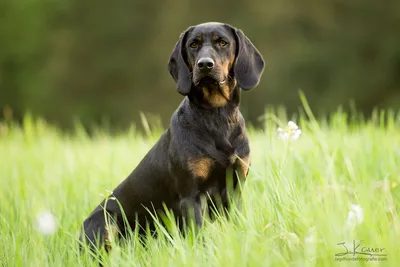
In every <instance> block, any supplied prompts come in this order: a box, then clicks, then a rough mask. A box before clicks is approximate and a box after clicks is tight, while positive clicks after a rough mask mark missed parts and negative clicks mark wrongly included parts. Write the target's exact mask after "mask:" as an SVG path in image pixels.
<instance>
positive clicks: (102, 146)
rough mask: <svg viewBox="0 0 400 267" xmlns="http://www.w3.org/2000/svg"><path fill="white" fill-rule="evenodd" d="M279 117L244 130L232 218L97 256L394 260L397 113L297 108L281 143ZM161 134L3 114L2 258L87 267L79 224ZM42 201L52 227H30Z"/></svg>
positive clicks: (113, 261)
mask: <svg viewBox="0 0 400 267" xmlns="http://www.w3.org/2000/svg"><path fill="white" fill-rule="evenodd" d="M278 117H280V120H278V119H277V117H276V116H275V115H273V114H272V113H270V114H269V116H266V117H265V122H266V123H265V129H264V130H257V131H254V130H251V129H250V131H249V136H250V140H251V146H252V153H253V154H252V160H253V163H252V168H251V171H250V175H249V177H248V180H247V183H246V185H245V188H244V196H243V208H242V210H241V211H240V212H234V213H233V216H234V219H233V220H232V221H227V220H225V219H223V218H221V219H219V220H218V221H217V222H215V223H206V225H205V228H204V230H203V231H202V233H201V236H203V237H204V241H205V245H202V244H201V243H200V242H197V241H195V240H194V239H193V237H192V236H189V237H187V238H181V237H179V236H174V239H173V240H170V241H168V239H167V238H165V237H163V236H161V238H159V239H153V240H150V242H149V243H148V245H147V247H146V249H145V248H143V247H142V246H140V245H139V244H138V242H137V241H135V240H133V241H132V242H131V243H130V244H129V246H128V247H127V248H124V249H121V248H116V249H114V250H113V253H112V254H111V255H110V257H108V258H106V260H105V265H106V266H163V267H164V266H171V267H172V266H173V267H176V266H338V265H340V266H358V265H361V266H370V265H374V266H376V265H379V266H398V265H399V262H400V253H399V252H400V251H399V239H400V222H399V216H398V212H399V204H400V185H399V183H400V131H399V129H400V128H399V127H400V117H396V116H395V115H394V114H393V113H375V115H374V116H373V118H372V119H371V120H369V121H363V120H360V119H358V118H355V117H352V116H349V115H347V114H345V113H341V112H337V113H335V114H333V115H332V116H331V117H330V120H329V123H328V122H327V121H324V120H318V121H317V120H315V119H313V117H312V116H311V117H310V116H306V115H304V116H300V117H299V118H293V120H294V121H295V122H296V123H297V124H298V125H299V127H300V129H301V130H302V134H301V135H300V137H299V139H298V140H296V141H289V142H285V141H283V140H279V139H278V138H277V131H276V130H277V127H279V126H280V127H284V126H285V125H287V123H288V119H286V118H284V116H278ZM383 117H385V118H386V119H385V122H386V123H383V119H382V118H383ZM159 133H160V132H159V131H154V132H151V133H149V135H148V136H147V137H142V136H141V135H139V134H136V132H135V131H134V130H132V131H128V132H126V133H125V134H121V135H118V136H111V135H108V134H106V133H101V131H99V132H98V133H97V134H95V135H94V136H92V137H88V136H87V135H86V134H85V132H84V131H82V130H80V129H79V128H77V131H76V133H75V134H70V135H65V134H61V132H60V131H58V130H57V129H56V128H54V127H51V126H50V125H47V124H46V123H45V122H43V121H40V120H39V121H37V120H32V119H30V118H29V117H27V118H26V119H25V121H24V124H23V127H21V128H19V127H13V126H11V125H10V123H2V124H1V126H0V265H2V264H3V265H4V266H24V267H25V266H35V267H36V266H40V267H42V266H97V265H96V264H94V263H93V262H91V261H90V257H88V255H87V254H85V255H83V256H79V254H78V250H77V246H76V236H77V233H78V231H79V227H80V225H81V223H82V221H83V220H84V219H85V217H86V216H87V215H88V214H89V213H90V212H91V211H92V209H93V208H94V207H95V206H96V205H98V203H99V202H100V201H101V200H102V199H103V196H102V194H107V190H112V189H113V188H114V187H115V186H116V185H117V184H118V183H119V182H120V181H122V180H123V179H124V178H125V177H126V176H127V175H128V174H129V173H130V172H131V170H132V169H133V168H134V167H135V166H136V164H137V163H138V162H139V161H140V160H141V158H142V157H143V156H144V155H145V153H146V152H147V151H148V150H149V149H150V147H151V146H152V145H153V144H154V142H155V141H156V140H157V138H158V136H159ZM43 211H47V212H51V213H52V214H53V215H54V216H55V218H56V220H57V222H56V223H57V230H56V231H55V232H54V233H53V234H51V235H45V234H44V233H42V232H41V231H39V229H38V228H37V216H38V214H40V213H41V212H43ZM353 240H355V241H354V242H355V243H353ZM342 242H345V243H342ZM340 243H342V244H340ZM354 244H355V247H356V252H357V254H354V253H351V252H354V248H353V246H354ZM345 246H346V247H347V249H348V250H346V248H345ZM347 251H350V252H349V254H347V255H337V256H335V254H338V253H339V254H340V253H343V254H344V253H345V252H347ZM361 252H372V254H374V255H366V254H359V253H361ZM350 253H351V254H350ZM376 254H384V255H385V256H383V255H376Z"/></svg>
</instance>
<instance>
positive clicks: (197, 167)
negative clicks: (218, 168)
mask: <svg viewBox="0 0 400 267" xmlns="http://www.w3.org/2000/svg"><path fill="white" fill-rule="evenodd" d="M213 165H214V162H213V160H212V159H210V158H206V157H200V158H194V159H190V160H189V170H190V171H191V173H192V174H193V176H196V177H200V178H202V179H207V178H208V175H209V174H210V171H211V168H212V166H213Z"/></svg>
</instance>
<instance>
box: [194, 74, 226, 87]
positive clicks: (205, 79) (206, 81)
mask: <svg viewBox="0 0 400 267" xmlns="http://www.w3.org/2000/svg"><path fill="white" fill-rule="evenodd" d="M225 83H226V79H223V80H222V81H221V80H217V79H215V78H213V77H210V76H205V77H202V78H201V79H199V80H198V81H196V82H195V85H196V86H198V85H219V86H222V85H224V84H225Z"/></svg>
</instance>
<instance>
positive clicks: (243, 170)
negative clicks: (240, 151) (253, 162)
mask: <svg viewBox="0 0 400 267" xmlns="http://www.w3.org/2000/svg"><path fill="white" fill-rule="evenodd" d="M243 161H244V162H243ZM245 163H246V164H245ZM249 166H250V155H247V156H246V157H244V158H242V160H239V159H238V169H237V171H238V172H239V175H240V177H241V178H244V179H246V177H247V172H248V170H249Z"/></svg>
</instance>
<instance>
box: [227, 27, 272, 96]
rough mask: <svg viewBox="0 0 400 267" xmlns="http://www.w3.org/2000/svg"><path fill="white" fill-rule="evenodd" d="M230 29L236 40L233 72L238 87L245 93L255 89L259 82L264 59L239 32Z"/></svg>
mask: <svg viewBox="0 0 400 267" xmlns="http://www.w3.org/2000/svg"><path fill="white" fill-rule="evenodd" d="M230 27H231V26H230ZM231 28H232V30H233V33H234V35H235V38H236V59H235V63H234V65H233V72H234V74H235V77H236V80H237V82H238V84H239V87H240V88H242V89H243V90H246V91H247V90H250V89H253V88H254V87H256V86H257V85H258V83H259V82H260V79H261V75H262V73H263V71H264V59H263V57H262V55H261V53H260V52H259V51H258V50H257V48H256V47H255V46H254V45H253V44H252V43H251V41H250V40H249V39H248V38H247V36H246V35H244V33H243V32H242V31H241V30H239V29H236V28H234V27H231Z"/></svg>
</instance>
